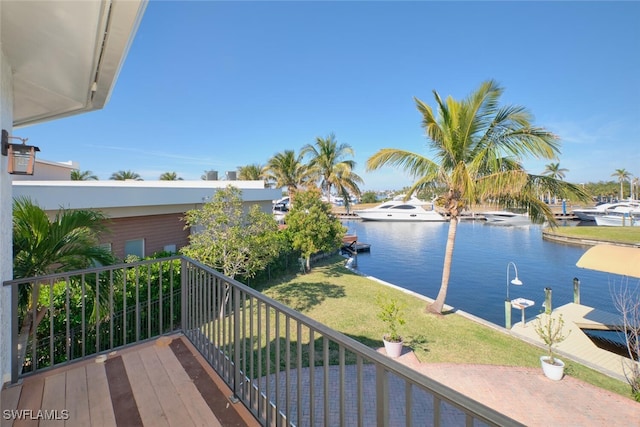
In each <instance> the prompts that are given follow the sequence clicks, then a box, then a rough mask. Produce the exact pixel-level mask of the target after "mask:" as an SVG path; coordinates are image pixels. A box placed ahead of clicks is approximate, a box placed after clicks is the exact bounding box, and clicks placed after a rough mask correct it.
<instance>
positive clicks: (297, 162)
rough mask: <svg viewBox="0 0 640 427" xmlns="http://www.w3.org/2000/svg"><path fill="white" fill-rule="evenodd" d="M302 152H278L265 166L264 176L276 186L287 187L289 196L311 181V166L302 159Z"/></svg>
mask: <svg viewBox="0 0 640 427" xmlns="http://www.w3.org/2000/svg"><path fill="white" fill-rule="evenodd" d="M302 159H303V156H302V154H298V155H296V153H295V151H294V150H285V151H283V152H281V153H276V154H275V155H274V156H273V157H271V158H270V159H269V161H268V162H267V165H266V166H265V167H264V176H265V177H266V178H267V179H268V180H270V181H273V182H274V183H275V185H276V187H287V191H288V193H289V196H290V197H291V196H293V195H294V194H295V192H296V191H297V190H298V189H299V188H301V187H304V186H307V185H308V184H309V182H310V175H309V168H308V167H307V165H305V164H304V163H303V161H302Z"/></svg>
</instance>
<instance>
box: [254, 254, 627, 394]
mask: <svg viewBox="0 0 640 427" xmlns="http://www.w3.org/2000/svg"><path fill="white" fill-rule="evenodd" d="M343 264H344V259H343V258H342V257H334V258H331V259H329V260H328V261H325V262H324V263H321V264H319V265H316V266H314V268H313V270H312V272H311V273H309V274H306V275H297V276H295V277H288V278H285V279H282V280H280V281H277V282H272V283H271V284H269V285H267V286H264V287H261V288H260V289H259V290H260V291H261V292H263V293H264V294H266V295H268V296H270V297H272V298H274V299H276V300H278V301H280V302H282V303H284V304H286V305H288V306H290V307H292V308H294V309H296V310H298V311H300V312H302V313H304V314H306V315H307V316H309V317H311V318H313V319H315V320H317V321H319V322H322V323H324V324H326V325H328V326H330V327H331V328H333V329H335V330H338V331H340V332H342V333H344V334H345V335H348V336H350V337H352V338H354V339H356V340H358V341H360V342H362V343H364V344H365V345H367V346H369V347H373V348H377V347H381V346H382V335H383V334H384V333H385V332H386V331H385V330H384V325H383V324H382V321H381V320H379V319H378V318H377V313H378V311H379V308H378V306H377V305H376V297H377V296H378V295H381V296H382V297H383V298H385V299H390V298H396V299H397V300H398V301H399V302H400V303H401V304H402V305H403V306H404V307H405V319H406V324H405V325H404V326H402V327H401V329H400V332H401V334H402V335H403V336H404V337H405V341H408V342H409V345H410V346H411V347H412V348H413V350H414V351H415V353H416V355H417V357H418V358H419V359H420V360H421V361H422V362H427V363H428V362H434V363H436V362H448V363H474V364H491V365H506V366H527V367H540V362H539V357H540V356H541V355H543V354H544V351H543V350H542V349H540V348H537V347H535V346H533V345H530V344H528V343H525V342H523V341H521V340H519V339H516V338H514V337H511V336H510V335H508V334H506V333H503V332H500V331H498V330H495V329H493V328H490V327H487V326H484V325H482V324H479V323H476V322H474V321H472V320H469V319H466V318H464V317H462V316H459V315H457V314H447V315H445V316H441V317H438V316H434V315H428V314H425V312H424V308H425V306H426V302H425V301H424V300H422V299H419V298H417V297H414V296H412V295H409V294H406V293H404V292H402V291H399V290H396V289H393V288H390V287H387V286H384V285H381V284H379V283H377V282H375V281H372V280H369V279H367V278H364V277H361V276H359V275H357V274H354V273H352V272H350V271H349V270H347V269H346V268H344V267H343ZM453 286H455V284H453ZM566 363H567V366H566V368H565V372H566V373H567V374H568V375H571V376H573V377H576V378H579V379H581V380H583V381H586V382H588V383H591V384H594V385H596V386H599V387H602V388H605V389H607V390H610V391H612V392H615V393H618V394H621V395H623V396H625V397H629V398H630V387H629V385H628V384H627V383H625V382H622V381H618V380H616V379H613V378H610V377H608V376H606V375H603V374H600V373H599V372H596V371H594V370H592V369H589V368H587V367H585V366H582V365H580V364H577V363H573V362H571V361H566Z"/></svg>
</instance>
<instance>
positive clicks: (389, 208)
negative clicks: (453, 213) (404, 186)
mask: <svg viewBox="0 0 640 427" xmlns="http://www.w3.org/2000/svg"><path fill="white" fill-rule="evenodd" d="M403 199H404V196H396V197H395V198H394V199H393V200H390V201H388V202H384V203H382V204H380V205H378V206H376V207H373V208H369V209H359V210H355V211H353V212H354V213H355V214H356V215H358V216H359V217H360V218H362V219H363V220H366V221H446V220H447V218H445V217H444V216H442V215H441V214H439V213H438V212H437V211H436V210H435V209H434V208H433V205H432V206H431V209H430V210H427V209H425V208H424V207H423V206H424V205H426V204H428V202H425V201H423V200H420V199H418V198H416V197H411V198H410V199H409V200H407V201H404V200H403Z"/></svg>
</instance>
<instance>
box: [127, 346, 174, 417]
mask: <svg viewBox="0 0 640 427" xmlns="http://www.w3.org/2000/svg"><path fill="white" fill-rule="evenodd" d="M122 360H123V361H124V366H125V369H126V370H127V375H128V376H129V382H130V383H131V389H132V391H133V395H134V396H135V399H136V404H137V405H138V412H140V418H141V419H142V420H143V422H144V423H145V424H146V425H149V426H158V427H164V426H167V427H168V426H169V422H168V421H167V416H166V415H165V413H164V411H163V409H162V406H161V405H160V402H159V401H158V396H156V392H155V390H154V388H153V386H152V384H151V380H149V376H148V375H147V371H146V370H145V369H144V363H143V361H142V359H141V358H140V354H139V353H138V352H135V353H133V352H131V353H127V354H123V355H122Z"/></svg>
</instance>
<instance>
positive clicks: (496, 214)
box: [480, 211, 531, 225]
mask: <svg viewBox="0 0 640 427" xmlns="http://www.w3.org/2000/svg"><path fill="white" fill-rule="evenodd" d="M480 215H482V216H483V217H484V218H485V219H486V220H487V224H495V225H529V224H531V219H529V215H527V214H519V213H515V212H509V211H488V212H481V213H480Z"/></svg>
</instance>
